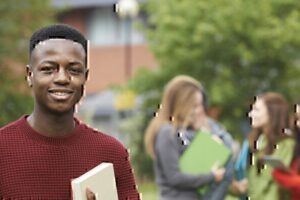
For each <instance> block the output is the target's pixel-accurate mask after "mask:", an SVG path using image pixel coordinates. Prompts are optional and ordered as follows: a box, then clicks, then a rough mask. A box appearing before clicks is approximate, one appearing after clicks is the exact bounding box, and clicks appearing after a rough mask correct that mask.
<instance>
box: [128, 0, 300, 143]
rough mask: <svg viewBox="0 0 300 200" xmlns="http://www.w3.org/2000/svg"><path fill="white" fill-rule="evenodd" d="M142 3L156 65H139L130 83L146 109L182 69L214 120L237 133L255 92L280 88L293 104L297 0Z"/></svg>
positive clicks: (299, 21) (299, 45)
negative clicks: (216, 111)
mask: <svg viewBox="0 0 300 200" xmlns="http://www.w3.org/2000/svg"><path fill="white" fill-rule="evenodd" d="M145 7H146V11H147V13H148V15H149V27H150V28H149V29H147V30H146V33H147V35H148V41H149V45H150V48H151V50H152V52H153V53H154V55H155V56H156V58H157V60H158V62H159V63H160V68H159V70H157V71H147V70H141V71H140V72H139V73H138V74H137V75H136V76H135V77H134V78H133V79H132V80H131V82H130V83H129V87H131V88H134V89H135V90H136V91H137V92H138V93H139V94H141V95H146V101H145V110H147V111H149V110H150V111H152V112H155V111H156V109H157V104H158V103H159V101H160V98H161V92H162V90H163V87H164V85H165V84H166V83H167V82H168V81H169V80H170V79H171V78H172V77H174V76H175V75H178V74H187V75H190V76H193V77H195V78H196V79H197V80H199V81H200V82H201V83H202V84H203V85H204V87H205V88H206V90H207V93H208V96H209V104H210V106H212V105H213V106H218V107H219V108H221V109H222V114H221V116H220V121H221V122H222V123H223V124H224V125H225V126H226V128H227V129H229V131H230V132H231V133H232V134H233V135H234V137H238V136H241V134H240V133H241V132H242V130H241V124H243V123H242V122H243V121H244V122H245V120H246V113H247V112H248V111H249V105H250V103H252V101H253V98H254V96H255V95H257V94H258V93H262V92H266V91H276V92H280V93H282V94H284V95H285V96H286V97H287V98H288V99H289V101H290V102H291V106H292V103H294V102H295V101H296V100H297V99H298V98H299V97H300V96H299V94H298V93H299V91H300V84H299V81H298V79H299V77H300V62H299V55H300V37H299V35H300V1H298V0H285V1H282V0H210V1H206V0H164V1H161V0H150V1H148V3H147V4H146V6H145ZM149 94H150V95H149ZM244 124H245V123H244ZM141 132H144V130H141ZM141 137H143V134H141ZM140 142H143V140H142V138H141V139H140Z"/></svg>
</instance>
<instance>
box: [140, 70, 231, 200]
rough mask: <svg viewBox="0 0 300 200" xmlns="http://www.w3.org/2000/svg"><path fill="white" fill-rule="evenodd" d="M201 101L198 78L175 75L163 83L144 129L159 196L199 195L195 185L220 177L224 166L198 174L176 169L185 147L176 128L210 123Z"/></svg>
mask: <svg viewBox="0 0 300 200" xmlns="http://www.w3.org/2000/svg"><path fill="white" fill-rule="evenodd" d="M204 101H205V96H204V91H203V88H202V86H201V84H200V83H199V82H198V81H196V80H195V79H193V78H191V77H189V76H183V75H182V76H177V77H175V78H173V79H172V80H171V81H170V82H169V83H168V84H167V85H166V87H165V90H164V93H163V98H162V102H161V104H160V108H159V110H158V112H157V115H156V117H154V118H153V119H152V120H151V122H150V124H149V126H148V128H147V130H146V135H145V146H146V150H147V152H148V153H149V154H150V156H151V157H152V158H153V160H154V170H155V176H156V183H157V184H158V186H159V191H160V199H161V200H171V199H172V200H177V199H178V200H179V199H180V200H182V199H185V200H198V199H202V197H199V195H198V194H197V192H196V189H198V188H199V187H201V186H204V185H208V184H210V183H213V182H215V183H216V182H221V181H222V180H223V177H224V173H225V170H224V168H215V169H212V171H211V173H208V174H199V175H188V174H184V173H182V172H180V169H179V158H180V156H181V155H182V153H183V151H184V149H185V148H186V147H185V145H183V143H184V140H183V138H182V137H181V136H180V135H178V130H187V129H189V130H192V131H198V130H200V129H201V128H204V127H206V128H209V127H210V124H209V123H210V122H209V121H208V120H207V118H206V117H205V115H204V113H205V108H204Z"/></svg>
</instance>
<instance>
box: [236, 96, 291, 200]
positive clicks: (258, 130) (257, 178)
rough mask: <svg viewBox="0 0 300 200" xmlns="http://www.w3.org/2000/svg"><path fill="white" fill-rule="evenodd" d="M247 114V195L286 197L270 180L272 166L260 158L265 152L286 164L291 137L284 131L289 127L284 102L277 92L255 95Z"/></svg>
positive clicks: (277, 199)
mask: <svg viewBox="0 0 300 200" xmlns="http://www.w3.org/2000/svg"><path fill="white" fill-rule="evenodd" d="M249 117H250V119H251V126H252V130H251V132H250V133H249V137H248V140H249V146H250V152H251V153H250V164H249V168H248V173H247V175H248V190H247V192H248V196H249V197H250V199H254V200H256V199H257V200H260V199H265V200H283V199H289V197H288V196H289V193H288V192H287V191H286V190H283V189H281V188H280V187H278V184H276V183H275V182H274V180H273V178H272V167H270V166H266V165H265V164H264V163H263V160H262V158H263V157H264V156H265V155H273V156H275V157H277V158H279V159H281V160H282V161H283V163H285V164H286V165H289V163H290V162H291V160H292V156H293V147H294V140H293V138H291V136H290V134H288V133H289V132H288V131H285V130H288V128H289V109H288V103H287V101H286V100H285V98H284V97H283V96H282V95H280V94H278V93H273V92H268V93H264V94H262V95H259V96H257V97H256V100H255V102H254V104H253V106H252V110H251V111H250V112H249ZM235 189H238V188H235ZM239 192H240V193H243V192H245V191H239Z"/></svg>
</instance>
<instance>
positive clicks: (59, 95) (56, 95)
mask: <svg viewBox="0 0 300 200" xmlns="http://www.w3.org/2000/svg"><path fill="white" fill-rule="evenodd" d="M73 93H74V92H73V91H72V90H49V94H50V95H51V97H52V98H53V99H55V100H59V101H62V100H67V99H69V98H70V97H71V96H72V95H73Z"/></svg>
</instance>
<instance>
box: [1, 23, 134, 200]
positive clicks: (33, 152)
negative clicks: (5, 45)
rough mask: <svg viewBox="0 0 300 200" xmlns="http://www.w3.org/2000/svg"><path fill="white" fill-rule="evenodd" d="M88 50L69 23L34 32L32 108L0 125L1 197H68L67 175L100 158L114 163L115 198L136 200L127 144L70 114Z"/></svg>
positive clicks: (81, 88)
mask: <svg viewBox="0 0 300 200" xmlns="http://www.w3.org/2000/svg"><path fill="white" fill-rule="evenodd" d="M87 49H88V48H87V40H86V39H85V38H84V36H83V35H81V34H80V33H79V32H78V31H77V30H76V29H74V28H72V27H70V26H67V25H62V24H57V25H52V26H48V27H44V28H42V29H40V30H38V31H36V32H35V33H34V34H33V35H32V37H31V39H30V49H29V52H30V64H29V65H28V66H27V82H28V85H29V86H30V87H31V88H32V93H33V97H34V109H33V112H32V113H31V114H30V115H25V116H23V117H21V118H20V119H19V120H17V121H15V122H13V123H11V124H9V125H7V126H5V127H3V128H1V129H0V199H71V193H72V191H71V180H72V179H73V178H76V177H78V176H80V175H82V174H84V173H85V172H87V171H88V170H90V169H92V168H93V167H95V166H97V165H99V164H100V163H102V162H111V163H113V165H114V170H115V176H116V184H117V190H118V196H119V200H125V199H131V200H134V199H139V194H138V192H137V189H136V185H135V181H134V176H133V173H132V168H131V165H130V162H129V159H128V153H127V151H126V149H125V148H124V147H123V146H122V145H121V144H120V143H119V142H118V141H117V140H116V139H114V138H112V137H110V136H108V135H105V134H103V133H100V132H98V131H95V130H93V129H91V128H89V127H87V126H86V125H85V124H83V123H82V122H80V121H79V120H77V119H76V118H74V110H75V106H76V104H77V103H78V101H79V100H80V98H81V97H82V95H83V92H84V85H85V82H86V80H87V77H88V68H87ZM100 198H101V197H100Z"/></svg>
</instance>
